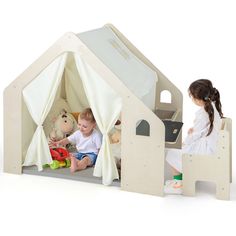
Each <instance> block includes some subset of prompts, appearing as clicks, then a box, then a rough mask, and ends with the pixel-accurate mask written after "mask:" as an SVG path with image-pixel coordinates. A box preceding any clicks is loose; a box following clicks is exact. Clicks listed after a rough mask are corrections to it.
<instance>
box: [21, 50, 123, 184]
mask: <svg viewBox="0 0 236 236" xmlns="http://www.w3.org/2000/svg"><path fill="white" fill-rule="evenodd" d="M87 107H90V108H91V109H92V111H93V114H94V117H95V119H96V122H97V129H98V130H99V131H100V132H101V133H102V135H103V142H102V147H101V149H100V151H99V155H98V158H97V162H96V164H95V166H94V167H91V168H87V169H85V170H82V171H78V172H76V173H73V174H71V173H70V170H69V168H59V169H56V170H51V169H50V168H44V165H45V164H50V163H51V162H52V159H51V155H50V152H49V147H48V143H47V138H48V136H49V134H50V132H51V131H52V129H53V126H54V121H55V118H56V117H57V116H58V115H59V114H60V112H61V110H62V109H64V110H66V111H67V112H68V113H77V112H81V111H82V110H83V109H85V108H87ZM121 107H122V102H121V97H120V96H118V95H117V94H116V92H115V91H114V90H113V89H112V88H111V87H110V86H109V85H108V84H107V83H106V82H105V81H104V80H103V79H102V78H101V76H100V75H99V74H98V73H96V71H95V70H93V68H92V67H91V66H90V65H89V64H88V63H86V61H85V60H84V59H83V58H82V57H81V56H80V55H78V54H76V53H72V52H68V53H63V54H62V55H60V56H58V57H57V58H56V59H55V60H54V61H53V62H51V63H50V64H49V65H48V66H47V67H46V68H45V69H44V70H43V71H42V72H41V73H40V74H39V75H38V76H37V77H36V78H35V79H34V80H33V81H32V82H31V83H29V84H28V85H27V86H26V87H25V88H24V90H23V107H22V116H23V117H22V118H23V119H22V122H23V124H22V129H23V130H24V132H23V137H22V140H23V141H22V163H23V166H24V167H23V172H24V173H28V174H38V175H46V176H53V177H62V178H69V179H79V180H82V181H86V182H95V183H96V182H101V181H102V182H103V184H105V185H110V184H114V185H119V181H118V179H119V173H118V170H117V165H116V163H118V162H117V161H116V159H115V158H114V155H113V153H112V152H113V150H112V149H113V148H112V147H111V146H110V139H109V137H110V136H111V135H112V134H114V125H115V123H116V121H117V119H118V118H119V117H120V114H121ZM120 148H121V147H119V151H120ZM117 150H118V149H116V151H117ZM96 177H102V179H101V178H96ZM113 180H116V181H113Z"/></svg>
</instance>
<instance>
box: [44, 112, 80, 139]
mask: <svg viewBox="0 0 236 236" xmlns="http://www.w3.org/2000/svg"><path fill="white" fill-rule="evenodd" d="M53 122H54V123H53V128H52V131H51V132H50V133H49V137H48V142H49V143H50V141H59V140H61V139H63V138H66V137H68V136H70V135H71V134H72V133H74V132H75V131H76V130H77V129H78V126H77V121H76V120H75V118H74V116H73V115H72V114H70V113H68V112H67V111H66V110H65V109H62V110H61V112H60V114H59V115H58V116H57V118H56V119H55V120H54V121H53Z"/></svg>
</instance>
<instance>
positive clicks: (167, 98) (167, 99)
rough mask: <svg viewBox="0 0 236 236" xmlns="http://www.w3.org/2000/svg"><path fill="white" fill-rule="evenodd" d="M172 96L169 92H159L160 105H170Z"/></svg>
mask: <svg viewBox="0 0 236 236" xmlns="http://www.w3.org/2000/svg"><path fill="white" fill-rule="evenodd" d="M171 100H172V96H171V93H170V91H168V90H163V91H161V103H171Z"/></svg>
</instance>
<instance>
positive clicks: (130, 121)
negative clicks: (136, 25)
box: [4, 24, 231, 196]
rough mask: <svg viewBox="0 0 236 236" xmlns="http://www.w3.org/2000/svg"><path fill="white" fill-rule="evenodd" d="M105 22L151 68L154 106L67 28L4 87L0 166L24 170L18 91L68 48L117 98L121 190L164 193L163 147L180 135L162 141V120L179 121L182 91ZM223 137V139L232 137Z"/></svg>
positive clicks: (178, 144)
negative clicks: (142, 125)
mask: <svg viewBox="0 0 236 236" xmlns="http://www.w3.org/2000/svg"><path fill="white" fill-rule="evenodd" d="M104 27H107V28H109V29H110V30H111V31H112V32H113V33H114V34H115V35H116V37H118V38H119V40H120V41H121V42H122V43H123V44H124V45H125V46H126V48H127V49H128V50H129V51H130V52H131V53H132V54H134V55H135V56H136V57H137V58H138V59H139V60H140V61H141V62H142V63H144V64H145V65H146V66H148V67H149V68H150V69H152V70H153V71H154V72H155V73H156V75H157V78H158V81H157V83H156V91H155V109H154V110H150V109H149V108H148V107H147V106H145V104H144V103H143V102H142V101H141V100H140V99H138V98H137V97H136V96H135V95H134V94H133V93H132V92H131V91H130V90H129V89H128V88H127V87H126V86H125V85H124V84H123V83H122V82H121V81H120V80H119V78H118V77H117V75H116V74H115V73H113V71H112V70H110V69H109V68H108V67H107V66H106V64H104V63H103V61H101V60H100V59H99V57H97V55H96V54H95V53H94V52H93V51H92V50H91V49H90V48H89V46H88V45H86V44H85V43H84V42H83V41H82V40H80V38H79V37H78V36H77V35H76V34H73V33H66V34H65V35H64V36H63V37H62V38H60V39H59V40H58V41H57V42H56V43H55V44H54V45H53V46H52V47H50V48H49V49H48V50H47V51H46V52H45V53H44V54H43V55H42V56H41V57H40V58H39V59H38V60H37V61H35V62H34V63H33V64H32V65H31V66H30V67H29V68H28V69H26V70H25V71H24V72H23V73H22V74H21V75H20V76H19V77H18V78H17V79H16V80H14V81H13V82H12V83H11V84H10V85H9V86H8V87H7V88H6V89H5V92H4V171H5V172H8V173H13V174H22V170H23V169H22V160H23V159H24V157H23V154H22V138H23V136H24V130H23V128H22V123H23V120H22V110H23V98H22V90H23V89H24V88H25V87H26V86H27V85H28V84H29V83H30V82H31V81H32V80H34V78H35V77H36V76H37V75H38V74H39V72H41V71H43V70H44V68H46V66H47V65H48V64H49V63H50V62H52V61H53V60H55V58H57V57H58V56H59V55H61V54H62V53H65V52H72V53H78V54H80V55H82V56H83V58H84V60H86V61H87V62H88V63H89V65H90V66H91V67H92V68H93V69H94V71H96V72H97V73H98V74H99V75H100V76H101V77H102V78H103V79H104V81H105V82H106V83H107V84H108V85H109V86H110V87H112V88H113V89H114V90H115V91H116V92H117V93H118V94H119V95H120V96H121V98H122V112H121V113H122V133H121V134H122V137H121V139H122V142H121V156H122V162H121V181H120V184H121V189H123V190H127V191H134V192H139V193H146V194H152V195H158V196H163V195H164V192H163V187H164V169H165V168H164V166H165V147H168V148H181V143H182V135H181V132H180V134H179V136H178V138H177V140H176V142H174V143H166V142H165V127H164V124H163V122H162V119H169V120H173V121H179V122H181V121H182V107H183V97H182V93H181V91H180V90H179V89H178V88H177V87H176V86H175V85H174V84H173V83H172V82H170V81H169V80H168V79H167V78H166V77H165V76H164V75H163V74H162V73H161V72H160V71H159V70H158V69H157V68H156V67H155V66H154V65H153V64H152V63H151V62H150V61H149V60H148V59H147V58H146V57H145V56H144V55H143V54H142V53H141V52H140V51H139V50H138V49H137V48H135V47H134V46H133V45H132V43H131V42H130V41H129V40H128V39H126V38H125V36H124V35H122V34H121V33H120V32H119V31H118V30H117V29H116V28H115V27H114V26H113V25H110V24H108V25H105V26H104ZM166 90H167V91H168V92H169V93H170V94H171V101H170V103H165V102H162V101H161V94H162V92H163V91H166ZM143 120H144V121H145V122H146V123H147V124H148V126H149V135H148V136H146V135H137V132H136V131H137V130H136V129H137V123H138V122H139V121H143ZM225 132H230V131H229V130H228V131H225ZM228 136H229V137H228V139H227V140H226V141H227V142H229V141H230V137H231V136H230V135H228ZM12 140H14V148H12ZM222 142H223V141H222ZM227 148H228V149H229V148H231V146H227ZM154 154H155V155H154ZM227 156H228V153H227ZM186 183H187V182H186ZM186 189H187V188H186ZM185 192H186V193H187V190H185Z"/></svg>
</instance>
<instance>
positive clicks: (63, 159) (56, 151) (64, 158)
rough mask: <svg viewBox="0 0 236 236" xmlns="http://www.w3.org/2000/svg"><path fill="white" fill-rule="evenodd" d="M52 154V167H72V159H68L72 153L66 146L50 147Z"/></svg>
mask: <svg viewBox="0 0 236 236" xmlns="http://www.w3.org/2000/svg"><path fill="white" fill-rule="evenodd" d="M50 153H51V156H52V160H53V162H52V164H50V165H49V166H50V167H51V169H53V170H54V169H58V168H60V167H70V160H69V159H68V158H69V156H70V154H69V152H68V151H67V150H66V149H65V148H50Z"/></svg>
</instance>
